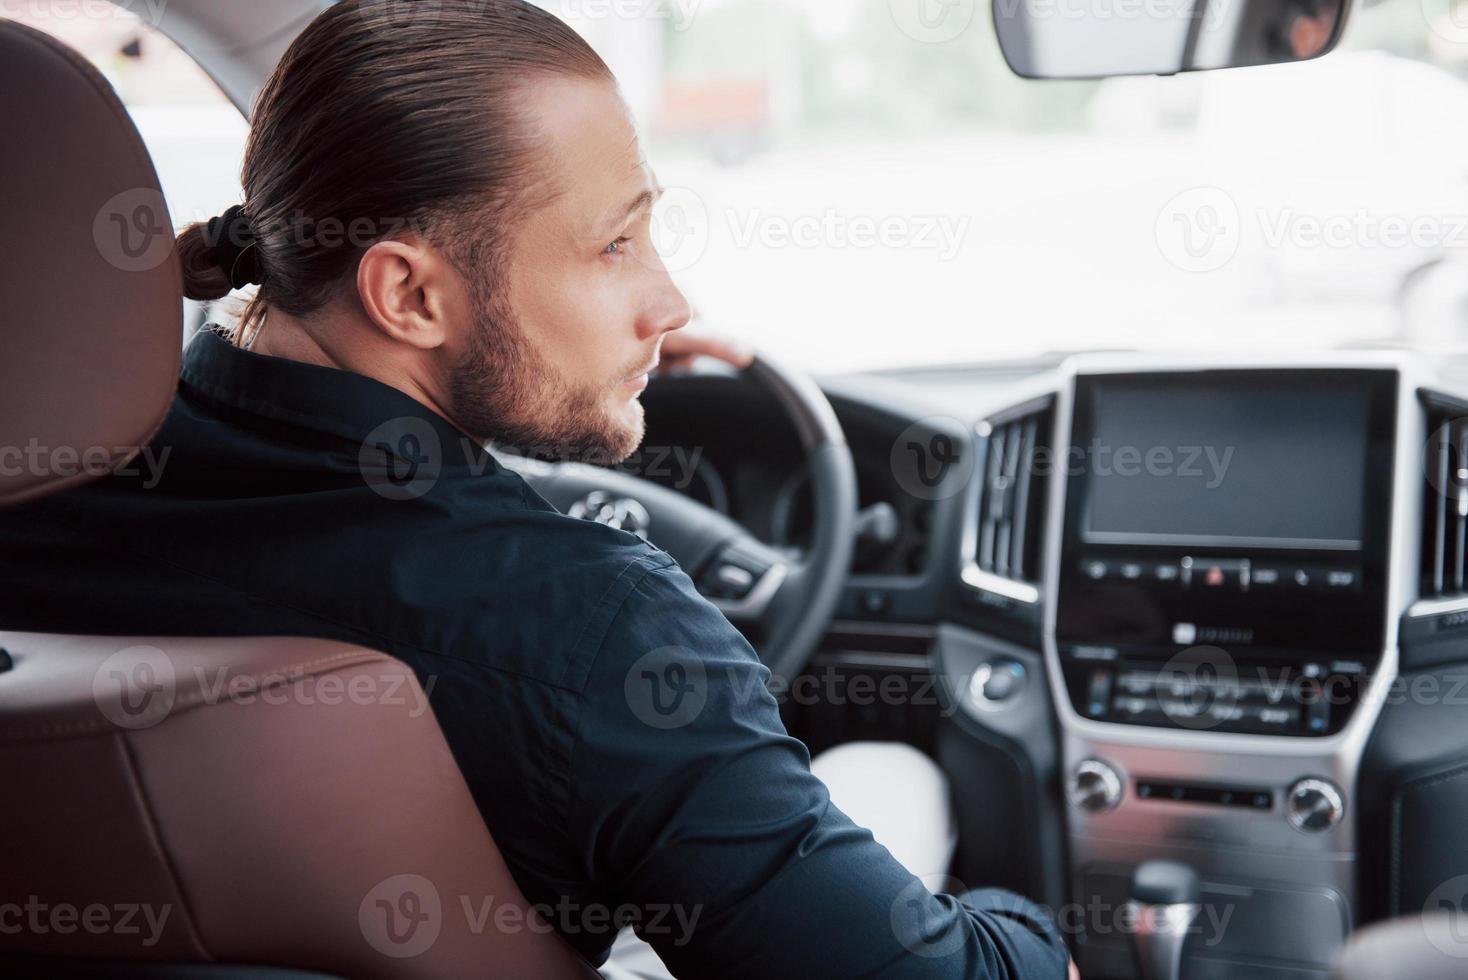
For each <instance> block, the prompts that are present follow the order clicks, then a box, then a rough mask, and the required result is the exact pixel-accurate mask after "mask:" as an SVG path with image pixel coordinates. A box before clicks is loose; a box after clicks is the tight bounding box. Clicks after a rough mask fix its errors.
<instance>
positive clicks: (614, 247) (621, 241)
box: [602, 236, 631, 255]
mask: <svg viewBox="0 0 1468 980" xmlns="http://www.w3.org/2000/svg"><path fill="white" fill-rule="evenodd" d="M629 241H631V239H630V238H627V237H625V236H624V237H622V238H618V239H617V240H616V241H614V242H608V243H607V247H606V248H604V249H602V254H603V255H617V254H620V253H621V251H622V249H623V248H625V247H626V245H627V243H628V242H629Z"/></svg>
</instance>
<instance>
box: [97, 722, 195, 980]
mask: <svg viewBox="0 0 1468 980" xmlns="http://www.w3.org/2000/svg"><path fill="white" fill-rule="evenodd" d="M116 741H117V743H118V750H119V753H120V754H121V755H122V761H123V770H124V771H125V772H126V773H127V776H128V782H129V783H130V784H131V786H132V790H133V795H134V796H135V797H136V798H137V802H138V810H139V812H140V813H141V814H142V817H143V823H144V826H146V828H147V830H148V834H149V836H150V837H151V838H152V839H153V847H154V848H155V849H156V850H157V852H158V858H159V860H160V861H161V862H162V864H163V870H164V871H165V872H167V874H168V878H169V880H170V881H171V882H172V883H173V887H174V890H175V891H177V892H178V898H179V904H180V905H182V906H183V919H184V924H185V927H186V928H187V929H188V933H189V938H190V939H191V940H192V941H193V944H194V948H195V949H197V950H198V951H199V953H200V954H201V955H202V956H203V957H204V959H206V960H208V961H210V962H214V954H213V953H212V952H210V950H209V947H208V946H207V945H206V944H205V943H204V937H202V936H200V935H199V930H198V928H197V927H196V925H195V922H194V913H193V910H192V908H191V907H190V902H189V895H188V890H187V889H185V888H184V884H183V881H182V879H181V878H180V877H179V874H178V869H177V868H176V867H175V866H174V862H173V856H172V855H171V854H169V853H168V847H167V845H166V844H164V842H163V834H162V832H161V831H160V830H159V828H158V820H157V816H156V815H155V814H154V813H153V805H152V802H151V801H150V800H149V799H148V793H147V791H146V790H145V789H144V788H143V780H142V774H141V773H140V772H139V771H138V763H137V758H136V757H135V756H134V754H133V750H132V744H131V743H130V742H129V741H128V740H127V738H126V737H123V736H119V737H118V738H117V739H116Z"/></svg>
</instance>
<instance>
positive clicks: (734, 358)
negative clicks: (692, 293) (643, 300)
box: [658, 327, 754, 373]
mask: <svg viewBox="0 0 1468 980" xmlns="http://www.w3.org/2000/svg"><path fill="white" fill-rule="evenodd" d="M699 357H717V358H718V359H719V360H721V361H725V362H727V363H729V364H732V365H734V366H735V367H737V368H747V367H749V362H750V361H752V360H754V352H753V351H751V350H750V349H749V348H747V347H745V346H743V345H742V344H737V343H735V342H734V341H732V340H724V339H723V338H720V337H715V336H712V335H710V334H707V333H701V332H699V331H695V330H692V329H690V328H688V327H684V328H683V329H682V330H675V331H673V332H672V333H670V334H668V335H667V336H666V337H664V338H663V353H662V360H661V361H660V362H659V363H658V371H659V373H662V372H674V371H686V370H687V369H688V366H689V365H691V364H692V363H693V362H694V360H695V359H697V358H699Z"/></svg>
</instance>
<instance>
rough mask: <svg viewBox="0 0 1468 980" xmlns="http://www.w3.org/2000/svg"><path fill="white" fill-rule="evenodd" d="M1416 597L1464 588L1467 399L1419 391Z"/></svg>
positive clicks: (1467, 587)
mask: <svg viewBox="0 0 1468 980" xmlns="http://www.w3.org/2000/svg"><path fill="white" fill-rule="evenodd" d="M1423 404H1424V407H1425V410H1426V412H1427V433H1428V439H1427V448H1426V456H1425V458H1424V459H1423V467H1422V469H1423V475H1424V477H1425V479H1424V481H1423V497H1422V597H1423V598H1424V599H1438V598H1446V597H1456V596H1461V595H1465V594H1468V403H1464V402H1460V401H1457V400H1455V399H1451V398H1448V397H1446V396H1444V395H1437V394H1433V393H1424V394H1423Z"/></svg>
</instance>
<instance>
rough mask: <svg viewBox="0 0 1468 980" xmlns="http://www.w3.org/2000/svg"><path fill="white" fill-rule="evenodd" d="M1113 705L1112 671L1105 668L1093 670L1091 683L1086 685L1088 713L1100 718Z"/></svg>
mask: <svg viewBox="0 0 1468 980" xmlns="http://www.w3.org/2000/svg"><path fill="white" fill-rule="evenodd" d="M1110 705H1111V671H1109V670H1106V669H1104V668H1102V669H1098V670H1093V671H1091V680H1090V683H1088V684H1087V685H1086V714H1088V715H1090V716H1091V717H1092V718H1100V717H1103V716H1104V715H1105V714H1106V709H1107V708H1108V707H1109V706H1110Z"/></svg>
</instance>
